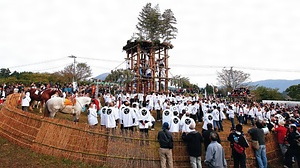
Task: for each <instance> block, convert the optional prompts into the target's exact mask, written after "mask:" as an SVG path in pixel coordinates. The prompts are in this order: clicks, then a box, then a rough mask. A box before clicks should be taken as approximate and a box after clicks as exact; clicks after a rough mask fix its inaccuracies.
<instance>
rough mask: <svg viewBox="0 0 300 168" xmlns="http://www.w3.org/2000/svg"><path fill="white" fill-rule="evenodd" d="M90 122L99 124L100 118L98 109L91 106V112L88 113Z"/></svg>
mask: <svg viewBox="0 0 300 168" xmlns="http://www.w3.org/2000/svg"><path fill="white" fill-rule="evenodd" d="M87 118H88V123H89V125H96V124H98V119H97V109H96V108H95V107H92V108H91V107H90V108H89V113H88V116H87Z"/></svg>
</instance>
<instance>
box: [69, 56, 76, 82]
mask: <svg viewBox="0 0 300 168" xmlns="http://www.w3.org/2000/svg"><path fill="white" fill-rule="evenodd" d="M68 57H69V58H73V59H74V64H73V66H74V72H73V84H74V82H75V75H76V66H75V63H76V60H75V59H76V58H77V57H76V56H74V55H71V56H68Z"/></svg>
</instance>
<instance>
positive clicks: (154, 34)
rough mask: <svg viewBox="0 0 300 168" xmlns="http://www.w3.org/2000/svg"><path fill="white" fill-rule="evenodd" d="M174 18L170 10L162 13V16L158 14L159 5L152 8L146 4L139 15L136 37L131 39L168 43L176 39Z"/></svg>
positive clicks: (149, 4)
mask: <svg viewBox="0 0 300 168" xmlns="http://www.w3.org/2000/svg"><path fill="white" fill-rule="evenodd" d="M176 22H177V21H176V18H175V16H174V14H173V12H172V10H171V9H167V10H165V11H164V13H163V15H162V14H161V12H160V9H159V5H156V6H155V7H154V8H152V6H151V3H147V4H146V6H144V7H143V9H142V11H141V12H140V13H139V17H138V24H137V25H136V29H137V30H138V33H136V35H137V36H138V37H133V38H136V39H138V40H147V41H152V42H154V41H160V40H161V41H163V42H170V40H171V39H174V38H176V33H177V32H178V31H177V28H176V27H175V26H174V25H175V24H176Z"/></svg>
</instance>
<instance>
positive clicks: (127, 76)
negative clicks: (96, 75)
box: [105, 69, 134, 85]
mask: <svg viewBox="0 0 300 168" xmlns="http://www.w3.org/2000/svg"><path fill="white" fill-rule="evenodd" d="M133 78H134V73H133V72H132V71H130V70H128V69H125V70H124V69H117V70H112V71H111V73H110V74H109V75H108V76H107V77H106V79H105V81H106V82H112V83H118V84H119V85H129V84H130V83H131V82H132V81H133Z"/></svg>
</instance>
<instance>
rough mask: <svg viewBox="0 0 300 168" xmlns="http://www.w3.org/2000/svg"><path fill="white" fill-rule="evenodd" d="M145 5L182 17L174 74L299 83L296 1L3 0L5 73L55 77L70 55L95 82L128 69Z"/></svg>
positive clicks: (0, 40) (0, 38)
mask: <svg viewBox="0 0 300 168" xmlns="http://www.w3.org/2000/svg"><path fill="white" fill-rule="evenodd" d="M148 2H151V3H152V5H153V6H154V5H156V4H158V5H159V7H160V10H161V11H162V12H163V11H164V10H166V9H171V10H172V11H173V13H174V15H175V17H176V19H177V25H176V27H177V28H178V35H177V38H176V39H174V40H173V41H172V44H173V45H174V48H173V49H172V50H170V51H169V55H170V58H169V63H170V68H171V69H170V72H171V74H172V75H181V76H186V77H189V78H190V81H191V82H192V83H195V84H198V85H199V86H200V87H203V86H205V84H206V83H209V84H214V85H218V83H217V80H216V77H217V75H216V72H217V71H219V72H220V71H221V70H222V68H227V69H229V68H230V67H233V69H235V70H242V71H244V72H246V73H250V75H251V76H250V77H251V81H258V80H264V79H299V78H300V77H299V75H300V66H299V65H300V62H299V57H298V56H299V54H300V11H299V7H300V1H298V0H291V1H277V0H266V1H261V0H251V1H244V0H233V1H223V0H204V1H199V0H189V1H184V2H183V1H174V0H152V1H149V0H148V1H145V0H101V1H100V0H51V1H49V0H26V1H24V0H1V1H0V56H1V57H0V58H1V61H0V68H9V69H10V70H11V71H15V70H16V71H18V72H22V71H33V72H54V71H58V70H62V69H63V68H64V67H65V66H67V65H69V64H71V63H73V59H71V58H68V56H70V55H75V56H76V57H77V59H76V61H77V62H85V63H87V64H88V65H89V66H90V67H91V69H92V72H93V76H97V75H99V74H101V73H105V72H109V71H110V70H112V69H115V68H125V64H124V58H125V57H126V53H125V52H124V51H122V47H123V46H124V45H125V44H126V41H127V40H128V39H130V37H131V36H132V34H133V33H135V32H137V30H136V29H135V26H136V24H137V22H138V20H137V17H138V15H139V12H140V11H141V9H142V8H143V6H145V5H146V3H148ZM170 77H172V76H170Z"/></svg>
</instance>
